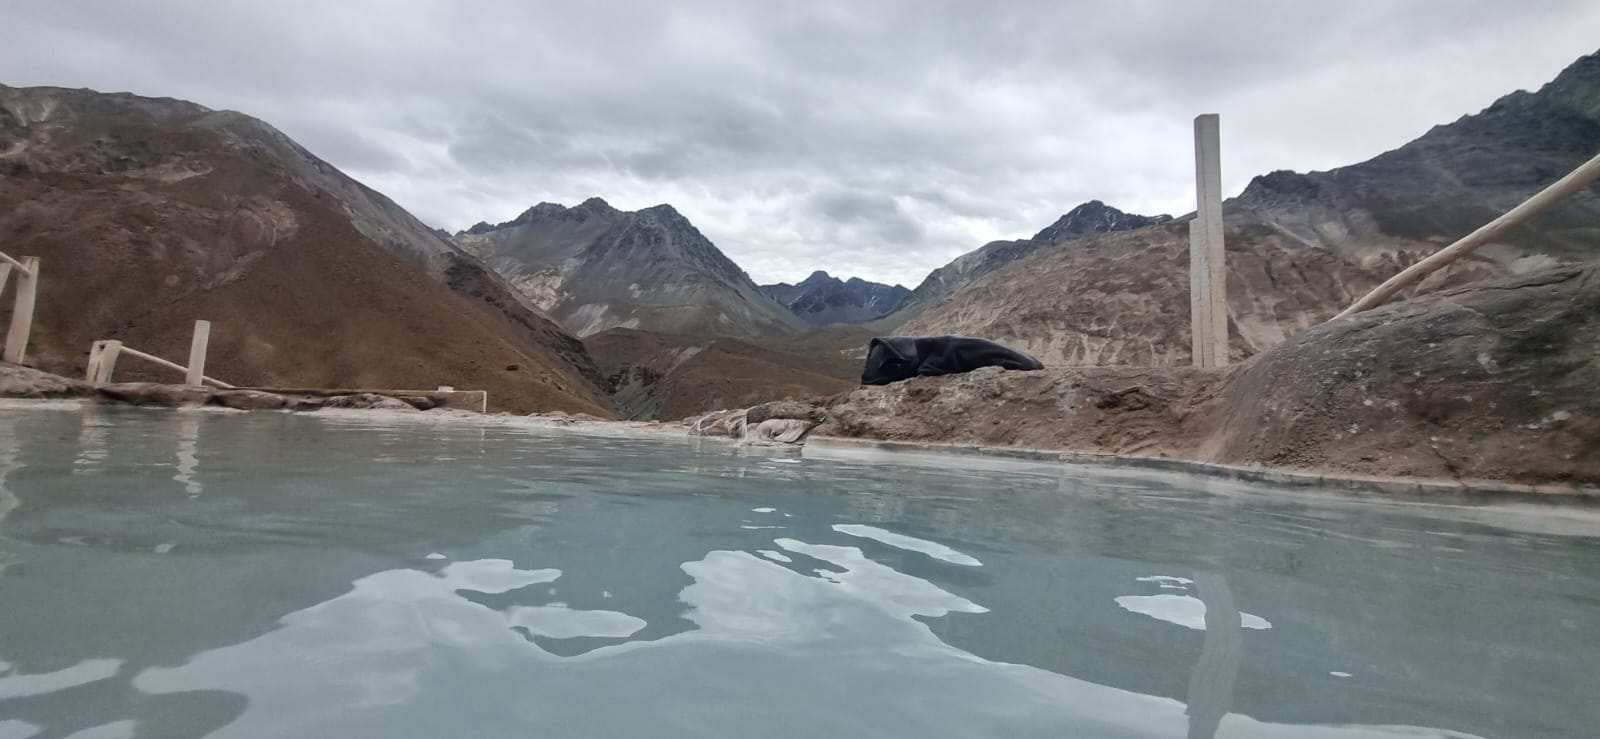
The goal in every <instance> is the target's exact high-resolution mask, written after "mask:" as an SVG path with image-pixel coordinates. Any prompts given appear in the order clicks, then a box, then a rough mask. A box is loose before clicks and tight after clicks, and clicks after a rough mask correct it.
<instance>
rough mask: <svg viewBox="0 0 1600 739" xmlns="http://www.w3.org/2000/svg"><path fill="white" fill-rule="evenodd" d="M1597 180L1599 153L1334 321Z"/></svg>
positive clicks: (1408, 270) (1413, 281) (1418, 279)
mask: <svg viewBox="0 0 1600 739" xmlns="http://www.w3.org/2000/svg"><path fill="white" fill-rule="evenodd" d="M1596 179H1600V154H1596V155H1595V156H1594V158H1593V159H1590V160H1589V161H1587V162H1584V163H1583V164H1582V165H1580V166H1579V167H1578V168H1577V169H1574V170H1572V171H1571V172H1570V173H1568V174H1567V176H1566V177H1562V178H1561V179H1559V180H1556V182H1555V184H1552V185H1550V186H1549V187H1546V188H1545V189H1543V190H1540V191H1539V193H1538V194H1537V195H1534V196H1533V197H1531V198H1528V199H1527V200H1524V201H1522V204H1521V205H1519V206H1517V207H1515V208H1512V209H1511V210H1509V211H1507V212H1506V214H1505V215H1502V216H1500V217H1499V218H1496V219H1494V220H1492V221H1490V222H1488V223H1486V224H1484V225H1483V227H1481V228H1479V229H1478V230H1476V231H1473V232H1472V233H1470V234H1467V235H1466V236H1465V237H1463V238H1462V239H1461V240H1459V241H1457V242H1456V243H1454V244H1451V245H1449V246H1447V247H1445V248H1443V249H1440V250H1439V251H1437V252H1434V253H1433V254H1432V255H1430V256H1429V257H1428V258H1427V259H1424V260H1422V261H1420V262H1417V263H1416V264H1413V265H1411V266H1410V267H1407V268H1405V269H1404V270H1403V271H1401V272H1400V274H1397V275H1395V276H1394V277H1390V278H1389V279H1388V280H1386V281H1384V283H1383V284H1382V285H1379V286H1377V287H1376V288H1374V289H1373V290H1372V292H1369V293H1367V294H1366V295H1363V296H1361V299H1360V300H1357V301H1356V302H1354V303H1351V304H1350V307H1349V308H1345V309H1344V312H1342V313H1340V314H1339V315H1337V316H1334V318H1343V317H1345V316H1348V315H1351V314H1355V313H1360V312H1362V311H1365V310H1371V309H1373V308H1376V307H1378V306H1380V305H1383V304H1384V303H1387V302H1389V300H1390V299H1392V298H1393V297H1394V296H1395V295H1397V294H1399V293H1400V291H1402V290H1404V289H1406V288H1408V287H1411V286H1412V285H1415V284H1417V283H1418V282H1421V281H1422V278H1424V277H1427V276H1428V275H1431V274H1433V273H1434V272H1437V271H1439V270H1440V269H1443V268H1444V267H1445V266H1446V265H1448V264H1450V263H1451V262H1454V261H1456V260H1457V259H1460V258H1462V257H1464V256H1466V255H1468V254H1471V253H1472V251H1473V250H1474V249H1477V248H1478V247H1480V246H1483V245H1484V244H1487V243H1489V242H1490V241H1493V240H1495V239H1496V238H1498V237H1499V236H1500V234H1503V233H1505V232H1506V231H1508V230H1510V229H1511V228H1513V227H1516V226H1519V225H1522V224H1523V223H1524V222H1526V221H1527V220H1528V219H1530V218H1532V217H1534V216H1536V215H1538V214H1540V213H1543V212H1544V211H1545V210H1547V209H1548V208H1549V207H1550V206H1552V205H1555V204H1556V203H1559V202H1561V201H1562V200H1564V199H1566V198H1567V196H1569V195H1571V194H1573V193H1575V192H1577V191H1579V190H1582V189H1583V188H1585V187H1588V186H1589V184H1590V183H1592V182H1594V181H1595V180H1596Z"/></svg>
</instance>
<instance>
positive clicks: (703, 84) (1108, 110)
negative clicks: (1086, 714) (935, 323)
mask: <svg viewBox="0 0 1600 739" xmlns="http://www.w3.org/2000/svg"><path fill="white" fill-rule="evenodd" d="M0 21H4V23H3V24H0V27H3V28H5V29H6V30H5V31H3V34H4V38H5V43H3V44H0V70H5V71H4V72H3V74H4V75H5V78H4V79H3V80H0V81H4V82H6V83H8V84H22V85H28V84H53V85H63V86H71V87H93V88H96V89H101V90H130V91H133V92H138V93H142V94H147V95H159V96H172V97H182V98H185V99H190V100H194V101H195V102H199V103H201V104H204V105H209V106H212V107H219V108H233V109H236V110H241V111H244V112H247V113H250V114H253V115H256V116H258V117H260V118H263V119H265V120H267V121H268V122H270V123H273V124H274V125H276V126H278V127H279V128H281V129H283V130H284V131H285V132H286V133H288V134H289V135H290V136H293V137H295V138H296V139H297V140H299V141H300V142H301V143H302V144H305V145H306V146H307V147H308V148H310V149H311V150H312V151H314V152H316V153H317V154H319V155H321V156H322V157H324V158H326V159H328V160H329V161H331V162H333V163H334V164H335V165H338V166H340V167H342V168H344V169H346V171H348V172H350V173H351V174H352V175H354V176H356V177H358V178H360V179H362V180H363V181H365V182H367V183H368V184H370V185H372V186H374V187H377V188H378V189H380V190H383V191H384V192H386V193H387V194H389V195H390V196H391V197H393V198H395V199H396V200H397V201H398V202H400V203H401V204H402V205H404V206H406V207H408V208H410V209H411V210H412V211H413V212H415V213H416V214H417V215H418V216H419V217H421V218H423V219H424V220H426V221H428V222H430V223H432V224H435V225H440V226H443V227H446V228H449V229H458V228H464V227H466V226H467V225H469V224H471V223H474V222H476V221H480V220H487V221H491V222H493V221H502V220H507V219H509V218H511V217H513V216H515V215H516V214H517V213H519V212H521V211H522V210H524V209H525V208H527V207H528V206H529V205H531V204H533V203H536V202H539V201H541V200H553V201H560V202H567V203H576V202H578V201H580V200H582V199H584V198H586V197H589V196H591V195H600V196H602V197H605V198H606V199H607V200H608V201H610V202H611V203H613V204H614V205H617V206H618V207H628V208H637V207H645V206H649V205H653V204H656V203H661V202H668V203H672V204H673V205H674V206H676V207H677V208H678V209H679V210H681V211H682V212H684V214H685V215H687V216H688V217H689V218H690V219H691V220H693V221H694V222H695V223H696V225H698V226H699V227H700V229H701V230H702V231H703V232H705V233H706V234H707V235H708V236H710V237H711V238H712V239H713V240H714V241H716V242H717V244H718V245H719V246H721V247H722V248H723V250H724V251H726V252H727V253H728V254H729V256H731V257H733V258H734V259H735V260H736V261H738V262H739V263H740V264H741V265H742V266H744V267H745V268H746V269H747V270H748V271H749V272H750V273H751V275H752V276H753V277H755V278H757V279H758V280H761V281H776V280H780V279H783V280H790V281H793V280H796V279H800V278H803V277H804V276H805V275H807V274H809V273H810V272H811V271H812V270H814V269H819V268H821V269H827V270H828V271H829V272H831V273H834V274H839V275H860V276H862V277H866V278H869V279H876V280H882V281H891V282H903V283H906V284H908V285H910V284H915V283H916V282H917V281H919V280H920V279H921V278H922V277H923V275H925V274H926V273H927V272H928V270H930V269H933V268H934V267H937V266H939V265H941V264H943V263H945V262H946V261H948V260H949V259H951V258H953V257H955V256H956V255H958V254H960V253H962V252H965V251H968V250H970V249H973V248H976V247H977V246H979V245H981V244H983V243H984V242H986V241H989V240H992V239H997V238H1015V237H1019V236H1025V235H1028V234H1031V233H1033V232H1034V231H1037V230H1038V229H1039V228H1041V227H1043V226H1045V225H1047V224H1049V223H1050V222H1051V221H1053V220H1054V219H1055V218H1056V217H1057V216H1058V215H1060V214H1061V213H1063V212H1065V211H1066V210H1068V209H1070V208H1071V207H1072V206H1074V205H1076V204H1077V203H1079V202H1082V201H1084V200H1088V199H1091V198H1099V199H1101V200H1105V201H1106V202H1109V203H1111V204H1113V205H1116V206H1118V207H1122V208H1124V209H1128V210H1133V211H1138V212H1145V213H1155V212H1172V213H1177V212H1182V211H1184V210H1186V209H1188V208H1189V207H1191V206H1190V200H1191V198H1192V197H1193V194H1192V193H1193V176H1192V173H1191V171H1190V167H1192V161H1193V160H1192V154H1191V153H1190V151H1189V146H1190V142H1191V135H1190V132H1189V125H1190V124H1189V121H1190V119H1191V118H1192V117H1193V116H1194V115H1195V114H1196V113H1200V112H1217V113H1221V114H1222V115H1223V147H1224V179H1225V182H1224V184H1225V187H1226V188H1227V189H1228V190H1230V191H1232V192H1237V191H1238V190H1239V189H1241V188H1242V187H1243V186H1244V184H1245V183H1246V182H1247V181H1248V179H1249V178H1250V177H1251V176H1253V175H1255V174H1260V173H1262V172H1266V171H1269V170H1272V169H1280V168H1293V169H1301V170H1305V169H1325V168H1328V167H1332V166H1338V165H1341V164H1347V163H1352V162H1355V161H1359V160H1361V159H1365V158H1367V157H1370V156H1372V155H1374V154H1377V153H1379V152H1381V151H1384V150H1386V149H1389V148H1393V147H1395V146H1398V145H1399V144H1401V143H1404V142H1405V141H1407V140H1409V139H1411V138H1413V137H1415V136H1417V135H1419V134H1421V133H1422V132H1424V131H1426V130H1427V128H1428V127H1429V126H1431V125H1433V124H1436V123H1440V122H1444V121H1449V120H1453V119H1455V118H1456V117H1458V116H1460V115H1462V114H1465V113H1470V112H1475V111H1477V110H1478V109H1481V108H1482V107H1484V106H1486V105H1487V104H1489V103H1490V102H1492V101H1493V100H1494V99H1495V98H1496V97H1498V96H1499V95H1501V94H1504V93H1506V92H1510V91H1511V90H1513V89H1517V88H1528V87H1535V86H1537V85H1539V84H1541V83H1542V82H1544V81H1546V80H1548V79H1549V78H1550V77H1552V76H1554V75H1555V74H1556V73H1557V72H1558V71H1559V70H1560V69H1561V68H1562V67H1563V66H1565V65H1566V64H1567V63H1569V62H1571V61H1572V60H1573V59H1575V58H1577V57H1578V56H1579V55H1582V54H1585V53H1590V52H1593V51H1594V50H1595V43H1596V42H1595V41H1594V39H1596V38H1600V6H1597V5H1596V4H1594V3H1592V2H1585V1H1584V0H1550V1H1549V2H1542V3H1523V4H1520V5H1517V4H1511V5H1508V4H1506V3H1503V2H1500V1H1499V0H1495V1H1494V2H1490V1H1489V0H1416V1H1414V2H1406V3H1394V2H1391V1H1389V0H1350V1H1348V2H1343V3H1320V4H1310V3H1284V2H1277V1H1270V2H1269V1H1267V0H1254V1H1251V2H1230V3H1226V4H1223V3H1204V2H1191V3H1171V2H1155V1H1154V0H1128V1H1127V2H1116V3H1079V2H1065V1H1063V0H1018V1H1017V2H1007V3H977V2H956V1H954V0H943V1H937V0H935V1H924V2H911V1H910V0H901V1H888V2H877V3H870V4H869V3H851V2H826V1H823V2H808V3H760V2H748V1H746V0H722V1H705V2H698V1H689V2H673V3H660V2H653V1H652V0H620V1H615V2H607V3H570V2H560V3H557V2H546V3H523V2H475V3H457V2H449V1H447V0H438V1H427V2H424V1H421V0H414V1H412V2H378V1H377V0H367V1H365V2H362V1H357V0H347V1H345V2H339V3H327V2H320V1H318V2H312V1H310V0H293V1H287V2H274V3H218V2H213V1H211V0H203V1H202V0H194V1H190V2H175V1H174V2H155V3H101V2H87V1H80V0H23V1H21V2H12V3H7V4H6V5H5V7H4V8H3V9H0ZM1529 39H1538V40H1539V41H1538V43H1529Z"/></svg>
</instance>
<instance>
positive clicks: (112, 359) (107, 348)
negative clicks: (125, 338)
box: [89, 339, 122, 386]
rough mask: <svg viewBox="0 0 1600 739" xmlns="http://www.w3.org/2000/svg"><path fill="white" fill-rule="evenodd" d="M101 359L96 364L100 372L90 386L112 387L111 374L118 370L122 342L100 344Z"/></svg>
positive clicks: (113, 340)
mask: <svg viewBox="0 0 1600 739" xmlns="http://www.w3.org/2000/svg"><path fill="white" fill-rule="evenodd" d="M100 345H101V346H100V357H99V361H98V362H97V363H96V369H97V370H98V372H97V373H96V374H95V376H94V377H92V378H90V379H89V382H90V384H93V385H96V386H99V385H110V384H111V373H112V372H114V371H116V369H117V355H119V354H121V353H122V342H120V341H117V340H116V339H110V340H107V341H102V342H100Z"/></svg>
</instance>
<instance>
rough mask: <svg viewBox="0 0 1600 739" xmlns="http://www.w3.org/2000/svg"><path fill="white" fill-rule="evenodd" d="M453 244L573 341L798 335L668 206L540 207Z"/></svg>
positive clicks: (779, 310)
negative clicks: (610, 332)
mask: <svg viewBox="0 0 1600 739" xmlns="http://www.w3.org/2000/svg"><path fill="white" fill-rule="evenodd" d="M455 242H456V243H457V244H459V245H460V246H461V247H462V248H464V249H466V250H467V251H469V252H471V253H473V254H475V255H477V256H479V257H481V258H482V259H483V260H484V262H486V263H487V264H488V265H489V266H491V267H493V268H494V269H495V270H496V271H497V272H499V273H500V274H501V275H504V276H505V277H506V278H508V279H509V280H511V282H512V284H514V285H515V286H516V287H517V289H518V290H520V291H521V292H522V293H523V294H524V295H526V296H528V297H529V298H530V299H532V300H533V302H534V303H535V304H536V305H538V307H539V308H541V309H543V310H544V311H546V312H547V313H549V314H550V316H552V317H553V318H555V319H556V320H557V321H559V322H560V323H561V325H562V326H565V327H566V328H567V329H568V330H569V331H572V332H573V333H575V334H577V335H579V336H589V335H591V334H595V333H599V332H601V331H604V330H606V329H609V328H617V327H621V328H635V329H639V330H643V331H653V332H661V333H669V334H688V335H707V336H742V337H749V336H760V335H772V334H783V333H789V332H793V331H796V330H799V329H801V328H803V327H804V326H805V324H804V323H803V322H801V321H800V319H798V318H796V317H795V316H794V314H792V313H790V312H789V311H788V310H787V309H785V308H784V307H783V306H781V305H778V304H777V303H776V302H775V301H773V300H772V299H771V298H769V297H767V296H766V295H765V294H763V293H762V292H761V290H760V288H758V287H756V284H755V283H754V282H752V281H751V280H750V277H749V276H748V275H746V274H745V272H744V270H742V269H740V268H739V266H738V265H736V264H734V263H733V261H732V260H730V259H728V257H727V256H726V255H724V254H723V253H722V252H721V251H720V250H718V249H717V247H716V246H715V245H713V244H712V243H711V242H710V241H709V240H707V239H706V237H705V236H704V235H702V234H701V233H700V231H699V230H698V229H696V228H695V227H694V225H693V224H691V223H690V222H689V220H688V219H686V218H684V217H683V215H682V214H680V213H678V212H677V211H676V210H674V209H673V208H672V206H669V205H657V206H655V207H651V208H645V209H643V210H639V211H632V212H628V211H620V210H617V209H616V208H613V207H611V206H610V205H609V204H608V203H606V202H605V201H604V200H601V199H600V198H590V199H589V200H586V201H584V202H583V203H581V204H579V205H577V206H574V207H571V208H567V207H564V206H561V205H557V204H555V203H540V204H538V205H536V206H534V207H532V208H529V209H528V210H527V211H525V212H523V213H522V215H520V216H518V217H517V218H515V219H513V220H511V221H508V222H506V223H501V224H499V225H494V226H491V225H489V224H487V223H480V224H478V225H476V226H473V227H472V228H470V229H468V230H466V231H463V232H461V233H459V234H457V235H456V237H455Z"/></svg>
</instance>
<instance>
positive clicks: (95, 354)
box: [83, 341, 106, 383]
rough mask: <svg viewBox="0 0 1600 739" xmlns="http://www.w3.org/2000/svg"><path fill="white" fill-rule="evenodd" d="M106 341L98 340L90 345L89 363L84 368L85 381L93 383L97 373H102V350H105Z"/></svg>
mask: <svg viewBox="0 0 1600 739" xmlns="http://www.w3.org/2000/svg"><path fill="white" fill-rule="evenodd" d="M105 348H106V343H105V342H104V341H96V342H95V343H93V344H90V345H89V365H88V366H87V367H85V368H84V369H83V379H84V381H85V382H89V383H93V382H94V378H95V375H98V374H100V352H103V351H105Z"/></svg>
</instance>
